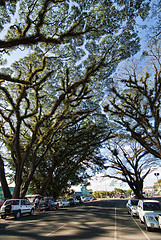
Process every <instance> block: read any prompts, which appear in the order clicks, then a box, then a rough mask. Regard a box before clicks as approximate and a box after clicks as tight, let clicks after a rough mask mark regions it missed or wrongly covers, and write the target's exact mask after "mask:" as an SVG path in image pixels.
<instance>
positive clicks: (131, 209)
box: [126, 199, 139, 217]
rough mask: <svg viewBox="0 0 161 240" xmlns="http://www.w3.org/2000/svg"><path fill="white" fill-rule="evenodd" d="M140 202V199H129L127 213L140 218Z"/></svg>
mask: <svg viewBox="0 0 161 240" xmlns="http://www.w3.org/2000/svg"><path fill="white" fill-rule="evenodd" d="M138 202H139V199H129V200H128V202H127V204H126V208H127V212H128V213H129V214H131V216H132V217H134V216H138Z"/></svg>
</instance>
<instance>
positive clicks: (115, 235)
mask: <svg viewBox="0 0 161 240" xmlns="http://www.w3.org/2000/svg"><path fill="white" fill-rule="evenodd" d="M116 211H117V208H116V207H115V231H114V239H115V240H116V239H117V221H116V217H117V215H116V214H117V213H116Z"/></svg>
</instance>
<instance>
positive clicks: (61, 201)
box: [58, 199, 70, 207]
mask: <svg viewBox="0 0 161 240" xmlns="http://www.w3.org/2000/svg"><path fill="white" fill-rule="evenodd" d="M58 202H59V207H69V206H70V202H69V201H67V200H66V199H59V200H58Z"/></svg>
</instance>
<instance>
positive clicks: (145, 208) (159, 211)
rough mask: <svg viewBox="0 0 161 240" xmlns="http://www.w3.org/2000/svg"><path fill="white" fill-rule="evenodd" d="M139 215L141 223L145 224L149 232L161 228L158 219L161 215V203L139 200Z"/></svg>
mask: <svg viewBox="0 0 161 240" xmlns="http://www.w3.org/2000/svg"><path fill="white" fill-rule="evenodd" d="M138 215H139V219H140V221H141V222H142V223H144V224H145V227H146V230H147V231H150V230H151V229H158V228H160V227H159V220H158V217H159V215H161V204H160V202H159V201H157V200H147V199H146V200H139V202H138Z"/></svg>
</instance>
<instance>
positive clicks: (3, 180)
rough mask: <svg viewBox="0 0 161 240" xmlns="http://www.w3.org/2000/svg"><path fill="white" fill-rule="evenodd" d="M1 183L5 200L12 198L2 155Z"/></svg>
mask: <svg viewBox="0 0 161 240" xmlns="http://www.w3.org/2000/svg"><path fill="white" fill-rule="evenodd" d="M0 182H1V185H2V191H3V195H4V198H12V195H11V192H10V189H9V186H8V183H7V180H6V176H5V168H4V162H3V159H2V156H1V155H0Z"/></svg>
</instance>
